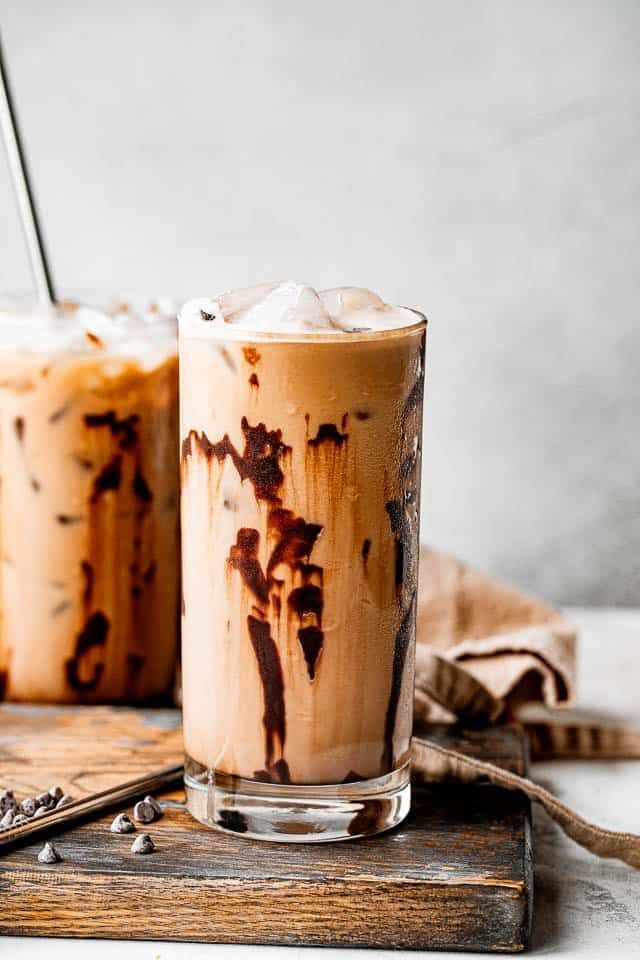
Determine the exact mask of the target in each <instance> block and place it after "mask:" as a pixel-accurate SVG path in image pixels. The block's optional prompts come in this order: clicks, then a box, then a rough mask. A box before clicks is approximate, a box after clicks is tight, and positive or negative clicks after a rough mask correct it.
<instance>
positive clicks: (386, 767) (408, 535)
mask: <svg viewBox="0 0 640 960" xmlns="http://www.w3.org/2000/svg"><path fill="white" fill-rule="evenodd" d="M425 339H426V338H425V334H424V333H423V335H422V338H421V342H420V347H419V349H418V370H417V375H416V379H415V380H414V383H413V385H412V387H411V389H410V391H409V393H408V395H407V397H406V399H405V402H404V404H403V408H402V414H401V417H400V429H401V433H402V445H403V450H404V451H405V454H404V456H403V458H402V460H401V462H400V467H399V470H398V486H399V490H400V496H399V497H398V498H397V499H394V500H389V501H388V502H387V504H386V510H387V514H388V515H389V524H390V526H391V532H392V534H393V536H394V541H395V550H396V555H395V583H396V596H397V603H398V607H399V609H400V612H401V621H400V627H399V628H398V632H397V633H396V639H395V645H394V651H393V663H392V669H391V689H390V691H389V701H388V703H387V712H386V715H385V724H384V749H383V751H382V757H381V761H380V769H381V773H383V774H384V773H388V772H389V771H391V770H393V769H394V767H395V766H396V757H395V755H394V750H393V735H394V732H395V727H396V720H397V714H398V705H399V703H400V694H401V689H402V678H403V674H404V668H405V664H406V660H407V652H408V650H409V645H410V643H411V641H412V640H413V637H414V636H415V622H416V606H417V603H416V599H417V584H418V551H417V549H416V547H417V541H418V537H417V529H416V528H417V526H418V523H419V511H420V504H419V498H418V481H419V475H418V474H419V469H420V453H421V426H422V418H421V415H420V413H421V409H422V398H423V395H424V349H425ZM416 436H417V439H418V442H417V446H415V449H414V441H415V437H416Z"/></svg>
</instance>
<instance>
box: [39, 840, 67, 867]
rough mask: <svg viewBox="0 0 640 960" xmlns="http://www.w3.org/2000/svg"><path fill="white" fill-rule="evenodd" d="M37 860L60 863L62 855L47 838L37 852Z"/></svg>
mask: <svg viewBox="0 0 640 960" xmlns="http://www.w3.org/2000/svg"><path fill="white" fill-rule="evenodd" d="M38 860H39V862H40V863H60V861H61V860H62V857H61V856H60V854H59V853H58V850H57V849H56V847H55V846H54V845H53V844H52V843H50V842H49V841H48V840H47V842H46V843H45V845H44V847H43V848H42V850H41V851H40V853H39V854H38Z"/></svg>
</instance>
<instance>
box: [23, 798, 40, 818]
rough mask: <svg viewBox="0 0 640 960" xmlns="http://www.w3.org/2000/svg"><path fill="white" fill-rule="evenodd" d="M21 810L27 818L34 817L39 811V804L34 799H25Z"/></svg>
mask: <svg viewBox="0 0 640 960" xmlns="http://www.w3.org/2000/svg"><path fill="white" fill-rule="evenodd" d="M20 809H21V810H22V812H23V813H24V815H25V817H32V816H33V815H34V813H35V812H36V810H37V809H38V804H37V802H36V801H35V800H34V798H33V797H25V799H24V800H23V801H22V803H21V804H20Z"/></svg>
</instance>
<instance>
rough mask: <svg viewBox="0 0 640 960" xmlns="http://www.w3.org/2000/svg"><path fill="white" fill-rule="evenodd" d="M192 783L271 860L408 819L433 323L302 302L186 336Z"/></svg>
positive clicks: (356, 296)
mask: <svg viewBox="0 0 640 960" xmlns="http://www.w3.org/2000/svg"><path fill="white" fill-rule="evenodd" d="M179 326H180V383H181V386H180V397H181V490H182V536H183V600H182V624H183V631H182V635H183V708H184V736H185V750H186V772H185V783H186V789H187V802H188V807H189V810H190V811H191V813H192V814H193V815H194V816H195V817H196V818H198V819H199V820H201V821H203V822H205V823H208V824H211V825H212V826H216V827H218V828H221V829H226V830H231V831H235V832H238V833H243V834H245V835H246V836H250V837H256V838H261V839H267V840H292V841H326V840H338V839H343V838H348V837H357V836H363V835H368V834H373V833H377V832H379V831H381V830H386V829H388V828H390V827H392V826H394V825H395V824H397V823H399V822H400V821H401V820H402V819H403V818H404V817H405V816H406V814H407V812H408V809H409V801H410V782H409V750H410V738H411V724H412V703H413V666H414V645H415V617H416V587H417V561H418V532H419V492H420V449H421V423H422V397H423V386H424V348H425V328H426V322H425V319H424V317H423V316H422V315H421V314H420V313H417V312H415V311H413V310H409V309H407V308H401V307H390V306H387V305H386V304H385V303H383V301H382V300H381V299H380V298H379V297H377V296H376V295H375V294H374V293H372V292H370V291H368V290H360V289H353V288H340V289H335V290H328V291H323V292H321V293H317V292H316V291H315V290H313V289H311V288H310V287H306V286H303V285H301V284H294V283H282V284H270V285H265V286H263V287H257V288H253V289H249V290H242V291H234V292H232V293H227V294H224V295H222V296H220V297H218V298H216V299H212V300H207V299H203V300H193V301H190V302H189V303H187V304H186V305H185V307H184V308H183V310H182V313H181V316H180V324H179Z"/></svg>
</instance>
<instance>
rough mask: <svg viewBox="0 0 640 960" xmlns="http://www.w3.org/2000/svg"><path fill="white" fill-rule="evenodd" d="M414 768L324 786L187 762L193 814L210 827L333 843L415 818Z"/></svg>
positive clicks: (261, 837) (189, 804)
mask: <svg viewBox="0 0 640 960" xmlns="http://www.w3.org/2000/svg"><path fill="white" fill-rule="evenodd" d="M409 774H410V771H409V764H408V763H407V764H405V766H403V767H401V768H400V769H399V770H395V771H394V772H393V773H389V774H387V775H386V776H384V777H378V778H377V779H375V780H360V781H358V782H357V783H340V784H332V785H328V786H327V785H323V786H297V785H295V786H293V785H288V784H286V785H285V784H275V783H261V782H259V781H257V780H245V779H244V778H242V777H233V776H229V774H224V773H216V772H215V771H214V770H207V769H206V767H203V766H202V765H201V764H199V763H197V762H196V761H195V760H192V759H191V757H189V756H187V757H185V777H184V783H185V790H186V794H187V809H188V810H189V812H190V813H191V815H192V816H194V817H195V818H196V820H199V821H200V822H201V823H205V824H207V825H208V826H210V827H215V828H216V829H218V830H223V831H226V832H228V833H238V834H242V835H243V836H245V837H250V838H253V839H255V840H274V841H280V842H288V843H327V842H330V841H333V840H353V839H355V838H356V837H368V836H371V835H372V834H374V833H381V832H382V831H383V830H390V829H391V828H392V827H395V826H397V824H399V823H401V822H402V820H404V818H405V817H406V816H407V814H408V813H409V807H410V804H411V783H410V775H409Z"/></svg>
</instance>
